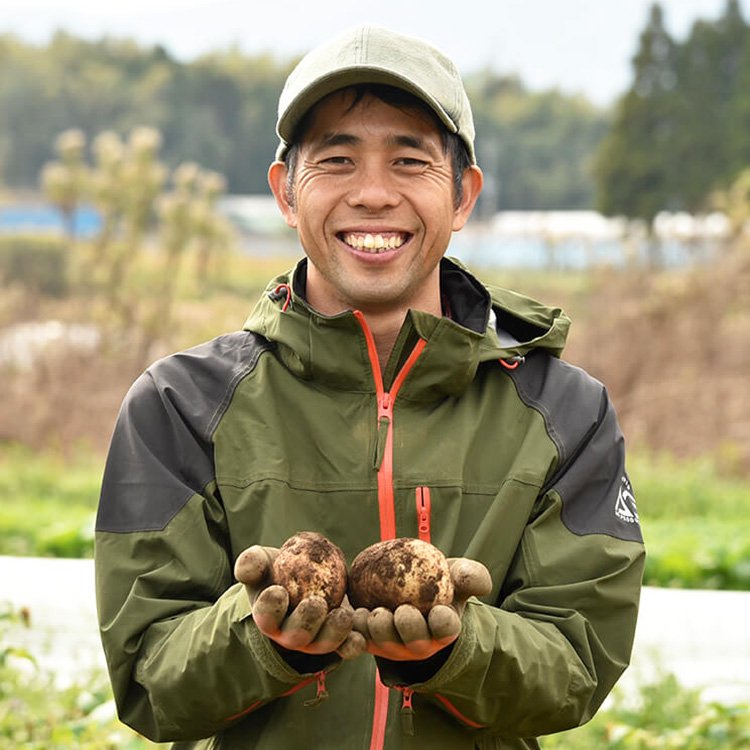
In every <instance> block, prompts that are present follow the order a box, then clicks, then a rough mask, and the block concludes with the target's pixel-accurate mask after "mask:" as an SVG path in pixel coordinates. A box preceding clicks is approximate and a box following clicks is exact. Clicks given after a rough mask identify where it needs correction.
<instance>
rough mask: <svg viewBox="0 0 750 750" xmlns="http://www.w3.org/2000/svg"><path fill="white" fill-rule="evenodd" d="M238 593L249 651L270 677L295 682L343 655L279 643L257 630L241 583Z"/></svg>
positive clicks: (237, 615) (327, 665) (240, 617)
mask: <svg viewBox="0 0 750 750" xmlns="http://www.w3.org/2000/svg"><path fill="white" fill-rule="evenodd" d="M237 593H238V596H237V599H236V602H235V604H236V609H235V613H236V617H237V621H238V622H242V623H243V624H244V625H245V627H246V628H247V637H248V641H249V645H250V650H251V651H252V652H253V656H255V658H256V660H257V661H258V663H259V664H260V665H261V666H262V667H263V669H265V671H266V672H268V674H269V675H271V677H273V678H275V679H277V680H279V681H280V682H284V683H287V684H290V685H295V684H296V683H298V682H300V681H301V680H302V679H304V677H306V676H309V675H310V674H313V673H315V672H319V671H321V670H324V669H327V668H328V667H330V666H331V665H332V664H335V663H336V662H338V661H339V660H340V657H339V656H338V655H337V654H335V653H333V654H323V655H321V656H313V655H310V654H303V653H302V652H300V651H289V650H288V649H285V648H281V647H280V646H277V645H276V644H275V643H274V642H273V641H272V640H271V639H270V638H266V636H265V635H263V633H261V632H260V630H258V626H257V625H256V624H255V622H254V621H253V612H252V607H251V605H250V601H249V600H248V598H247V594H246V593H245V591H244V588H243V586H242V585H241V584H239V591H238V592H237Z"/></svg>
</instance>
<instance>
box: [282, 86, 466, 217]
mask: <svg viewBox="0 0 750 750" xmlns="http://www.w3.org/2000/svg"><path fill="white" fill-rule="evenodd" d="M342 90H346V91H351V92H352V93H353V98H352V101H351V103H350V104H349V107H348V108H347V110H346V111H347V112H351V111H352V110H353V109H354V108H355V107H356V106H357V105H358V104H359V103H360V102H361V101H362V100H363V99H364V98H365V97H367V96H371V97H373V98H375V99H379V100H380V101H381V102H385V103H386V104H388V105H390V106H391V107H396V108H397V109H401V110H417V111H419V112H421V113H423V114H425V115H427V116H428V117H430V118H431V119H432V121H433V122H434V123H435V125H436V126H437V129H438V132H439V133H440V139H441V141H442V143H443V152H444V153H445V154H446V155H447V156H448V158H449V160H450V163H451V171H452V173H453V203H454V205H455V206H456V207H458V206H459V205H460V204H461V201H462V200H463V197H464V185H463V176H464V172H465V171H466V170H467V169H468V168H469V167H470V166H471V165H472V160H471V156H470V155H469V151H468V149H467V148H466V144H465V143H464V142H463V140H462V139H461V138H460V137H459V136H458V135H456V134H455V133H451V132H450V131H449V130H448V129H447V128H446V127H445V125H443V123H442V122H441V121H440V120H439V119H438V118H437V116H436V115H435V113H434V112H433V111H432V109H430V107H428V106H427V105H426V104H425V103H424V102H423V101H422V100H421V99H418V98H417V97H416V96H413V95H412V94H410V93H408V92H407V91H404V90H403V89H399V88H396V87H395V86H388V85H387V84H380V83H361V84H358V85H356V86H348V87H346V88H345V89H342ZM314 109H315V107H311V108H310V109H309V110H308V111H307V112H306V113H305V116H304V117H303V118H302V119H301V120H300V121H299V124H298V125H297V127H296V128H295V130H294V137H293V138H292V142H291V143H290V145H289V147H288V148H287V150H286V153H285V154H284V164H285V165H286V168H287V181H286V193H287V200H288V201H289V203H290V205H292V206H294V174H295V172H296V170H297V160H298V159H299V145H300V143H301V142H302V140H303V139H304V137H305V134H306V133H307V130H308V129H309V127H310V120H311V119H312V112H313V110H314Z"/></svg>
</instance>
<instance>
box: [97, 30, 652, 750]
mask: <svg viewBox="0 0 750 750" xmlns="http://www.w3.org/2000/svg"><path fill="white" fill-rule="evenodd" d="M277 129H278V134H279V136H280V139H281V143H280V146H279V149H278V152H277V159H276V161H274V162H273V164H272V165H271V167H270V169H269V184H270V187H271V190H272V192H273V194H274V196H275V198H276V201H277V203H278V206H279V209H280V210H281V212H282V214H283V216H284V218H285V220H286V222H287V223H288V224H289V225H290V226H291V227H294V228H295V229H296V230H297V233H298V236H299V241H300V245H301V248H302V250H303V251H304V256H305V257H304V258H303V259H302V260H301V261H300V262H299V264H298V265H297V266H296V268H294V269H293V270H292V271H290V272H289V273H288V274H284V275H282V276H281V277H279V278H277V279H274V280H273V281H272V282H271V283H270V284H269V286H268V289H267V290H266V293H265V294H264V295H263V297H262V298H261V300H260V301H259V302H258V303H257V305H256V307H255V309H254V310H253V312H252V313H251V315H250V317H249V318H248V320H247V322H246V324H245V327H244V330H243V331H240V332H237V333H232V334H227V335H224V336H220V337H218V338H217V339H215V340H213V341H211V342H208V343H206V344H203V345H201V346H198V347H196V348H194V349H191V350H188V351H186V352H182V353H179V354H176V355H173V356H171V357H168V358H166V359H164V360H162V361H160V362H157V363H156V364H154V365H153V366H152V367H150V368H149V369H148V370H147V372H146V373H144V375H143V376H141V378H139V380H138V381H137V382H136V383H135V384H134V386H133V388H132V389H131V391H130V393H129V394H128V396H127V398H126V400H125V403H124V404H123V408H122V411H121V413H120V416H119V418H118V422H117V425H116V429H115V432H114V435H113V439H112V447H111V450H110V455H109V459H108V462H107V468H106V471H105V477H104V482H103V487H102V496H101V503H100V508H99V514H98V518H97V542H96V569H97V593H98V605H99V617H100V624H101V632H102V640H103V644H104V648H105V652H106V655H107V660H108V665H109V669H110V674H111V678H112V684H113V688H114V693H115V698H116V701H117V706H118V711H119V714H120V716H121V718H122V720H123V721H125V722H126V723H128V724H130V725H131V726H133V727H135V728H136V729H137V730H138V731H140V732H142V733H143V734H145V735H146V736H148V737H151V738H153V739H156V740H160V741H168V740H173V741H175V742H176V744H175V748H206V749H207V748H218V747H221V748H223V750H234V749H235V748H236V749H239V748H243V750H244V749H245V748H280V749H281V748H283V749H284V750H286V749H287V748H308V747H319V748H370V749H371V750H379V749H380V748H432V747H435V748H467V750H468V749H469V748H471V749H475V748H503V749H507V750H510V749H521V748H525V749H529V748H537V747H538V742H537V740H536V739H535V738H536V737H538V736H540V735H544V734H548V733H551V732H557V731H560V730H563V729H566V728H569V727H573V726H576V725H578V724H580V723H582V722H584V721H587V720H588V719H589V718H591V716H593V714H594V713H595V712H596V710H597V708H598V706H599V705H600V704H601V702H602V701H603V700H604V698H605V697H606V696H607V694H608V693H609V691H610V690H611V688H612V686H613V685H614V684H615V682H616V680H617V679H618V677H619V676H620V674H621V673H622V672H623V670H624V669H625V668H626V666H627V664H628V660H629V657H630V651H631V646H632V641H633V634H634V629H635V622H636V615H637V610H638V599H639V591H640V585H641V574H642V568H643V557H644V555H643V544H642V539H641V533H640V529H639V525H638V516H637V511H636V507H635V501H634V496H633V492H632V488H631V486H630V482H629V480H628V477H627V474H626V471H625V465H624V449H623V440H622V435H621V433H620V431H619V428H618V426H617V422H616V419H615V415H614V412H613V410H612V407H611V405H610V404H609V401H608V399H607V395H606V391H605V390H604V388H603V387H602V386H601V384H600V383H598V382H597V381H595V380H593V379H592V378H590V377H589V376H588V375H586V374H585V373H583V372H582V371H581V370H579V369H577V368H574V367H571V366H570V365H567V364H565V363H564V362H563V361H562V360H561V359H560V354H561V352H562V349H563V346H564V343H565V336H566V333H567V329H568V324H569V321H568V319H567V318H566V316H565V315H564V314H563V313H562V311H560V310H559V309H556V308H547V307H545V306H543V305H541V304H539V303H537V302H534V301H533V300H530V299H527V298H525V297H523V296H521V295H519V294H516V293H514V292H511V291H509V290H504V289H499V288H491V287H488V286H486V285H485V284H483V283H481V282H480V281H479V280H478V279H476V278H475V277H474V276H473V275H472V274H471V273H469V272H468V271H467V270H466V269H464V268H463V267H462V266H461V265H460V264H458V263H456V262H454V261H451V260H449V259H448V258H446V251H447V250H448V247H449V245H450V241H451V237H452V234H453V232H456V231H459V230H460V229H461V228H462V227H463V226H464V225H465V223H466V222H467V220H468V219H469V217H470V215H471V212H472V209H473V207H474V204H475V202H476V200H477V197H478V195H479V193H480V191H481V187H482V174H481V171H480V169H479V167H478V166H477V164H476V158H475V151H474V125H473V120H472V114H471V108H470V105H469V102H468V99H467V97H466V94H465V92H464V88H463V85H462V83H461V79H460V76H459V75H458V73H457V71H456V69H455V66H454V65H453V64H452V63H451V61H450V60H448V59H447V58H446V57H445V56H444V55H443V54H442V53H440V52H439V51H438V50H436V49H435V48H434V47H432V46H431V45H429V44H427V43H425V42H423V41H421V40H419V39H416V38H411V37H404V36H401V35H399V34H395V33H393V32H391V31H388V30H385V29H381V28H376V27H364V28H358V29H355V30H353V31H351V32H349V33H347V34H345V35H343V36H341V37H339V38H337V39H334V40H333V41H331V42H328V43H326V44H324V45H322V46H321V47H319V48H317V49H316V50H313V51H312V52H311V53H309V54H308V55H307V56H306V57H305V58H303V59H302V61H301V62H300V63H299V65H298V66H297V67H296V68H295V70H294V71H293V72H292V74H291V75H290V77H289V79H288V81H287V84H286V86H285V89H284V91H283V92H282V94H281V98H280V102H279V120H278V126H277ZM623 507H625V509H626V511H627V512H623V511H622V508H623ZM303 530H305V531H316V532H319V533H321V534H323V535H324V536H326V537H327V538H328V539H330V540H331V541H333V542H335V543H336V544H337V545H339V546H340V547H341V548H342V549H343V551H344V553H345V555H346V557H347V559H348V560H349V561H350V562H351V561H352V560H353V558H354V557H355V556H356V555H357V554H358V553H359V552H360V551H361V550H362V549H364V548H365V547H367V546H369V545H370V544H372V543H374V542H377V541H379V540H386V539H393V538H397V537H413V538H419V539H421V540H423V541H429V542H431V543H432V544H434V545H435V546H437V547H438V548H439V549H440V550H442V551H443V552H444V553H445V555H446V556H447V557H448V558H449V564H450V575H451V578H452V583H453V587H454V598H453V601H452V602H451V603H450V605H447V604H437V605H435V606H434V607H433V608H432V609H431V610H429V611H428V612H427V614H426V615H424V614H423V613H422V612H421V611H420V610H418V609H417V608H416V607H412V606H410V605H401V606H400V607H398V608H397V609H396V610H395V611H390V610H388V609H385V608H382V607H377V608H375V609H373V610H372V611H369V610H367V609H365V608H360V609H358V610H357V611H356V612H355V611H353V610H352V608H351V607H350V606H349V604H348V602H347V601H346V600H345V601H344V603H343V604H342V605H341V606H338V607H335V608H334V609H332V610H331V611H330V612H329V611H328V608H327V605H326V603H325V600H324V599H322V598H321V597H319V596H314V595H312V596H307V597H305V598H303V599H302V600H301V601H300V603H299V604H297V606H296V607H293V608H292V607H290V606H289V592H288V591H287V590H286V589H285V588H284V586H281V585H279V584H277V583H275V581H274V580H273V575H272V563H273V560H274V559H275V557H276V555H277V554H278V549H279V547H280V546H281V545H282V544H283V543H284V541H285V540H287V539H288V538H290V537H291V536H292V535H294V534H295V533H296V532H298V531H303Z"/></svg>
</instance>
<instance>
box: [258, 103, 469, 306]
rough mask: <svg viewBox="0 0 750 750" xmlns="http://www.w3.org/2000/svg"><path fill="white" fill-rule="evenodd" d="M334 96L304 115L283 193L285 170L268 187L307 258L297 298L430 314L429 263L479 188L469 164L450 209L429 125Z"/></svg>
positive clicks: (448, 183) (443, 157)
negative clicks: (289, 185)
mask: <svg viewBox="0 0 750 750" xmlns="http://www.w3.org/2000/svg"><path fill="white" fill-rule="evenodd" d="M351 103H352V94H351V93H350V92H348V91H346V90H344V91H340V92H336V93H334V94H332V95H330V96H329V97H327V98H326V99H324V100H323V101H322V102H321V103H320V104H318V105H317V106H316V107H315V109H314V110H313V112H312V117H311V118H310V126H309V128H308V129H307V132H306V134H305V136H304V139H303V141H302V142H301V143H300V148H299V158H298V162H297V168H296V172H295V174H294V175H293V186H294V189H293V201H291V202H290V201H289V200H288V197H287V195H286V189H285V188H286V169H285V167H284V165H283V164H279V163H275V164H274V165H272V167H271V170H270V172H269V181H270V184H271V188H272V190H273V191H274V194H275V196H276V199H277V201H278V203H279V206H280V208H281V210H282V212H283V214H284V217H285V219H286V221H287V223H288V224H289V226H291V227H295V228H296V229H297V232H298V234H299V238H300V242H301V244H302V247H303V248H304V250H305V253H306V254H307V256H308V258H309V263H308V276H307V297H308V301H309V302H310V304H312V305H313V307H315V308H316V309H317V310H319V311H320V312H322V313H325V314H329V315H332V314H336V313H339V312H341V311H343V310H347V309H359V310H362V311H363V312H365V313H367V312H372V313H382V312H390V311H403V312H404V313H405V312H406V310H407V309H408V308H410V307H413V308H418V309H422V310H427V311H429V312H433V313H435V314H439V311H440V284H439V276H438V263H439V261H440V259H441V258H442V256H443V254H444V253H445V250H446V248H447V247H448V243H449V241H450V238H451V233H452V232H453V231H455V230H458V229H460V228H461V227H462V226H463V225H464V224H465V222H466V220H467V219H468V217H469V215H470V213H471V210H472V208H473V206H474V203H475V201H476V198H477V195H478V193H479V189H481V172H479V170H478V169H477V168H476V167H472V168H471V169H470V170H467V173H466V175H467V176H465V177H464V197H463V199H462V201H461V203H460V205H459V206H456V205H455V202H454V192H453V176H452V170H451V163H450V157H449V156H448V154H447V153H445V150H444V147H443V141H442V139H441V135H440V131H439V130H438V127H437V125H436V124H435V122H434V121H433V120H432V119H431V118H430V117H429V116H428V115H426V114H424V113H422V112H421V111H419V110H411V109H400V108H396V107H393V106H390V105H389V104H386V103H385V102H383V101H381V100H379V99H377V98H374V97H371V96H365V97H364V98H363V99H362V100H361V101H360V102H359V103H358V104H357V105H356V106H355V107H354V108H351Z"/></svg>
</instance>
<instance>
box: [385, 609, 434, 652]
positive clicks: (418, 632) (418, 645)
mask: <svg viewBox="0 0 750 750" xmlns="http://www.w3.org/2000/svg"><path fill="white" fill-rule="evenodd" d="M393 623H394V625H395V626H396V630H397V631H398V634H399V636H400V638H401V640H402V641H403V642H404V646H406V648H407V649H408V650H409V651H410V652H411V653H412V654H414V658H415V659H422V658H424V657H425V656H426V655H427V654H428V653H429V652H430V651H431V650H432V642H431V641H432V635H431V634H430V629H429V628H428V627H427V620H425V618H424V615H422V613H421V612H420V611H419V610H418V609H417V608H416V607H412V606H411V605H410V604H402V605H401V606H400V607H397V608H396V611H395V612H394V613H393Z"/></svg>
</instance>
